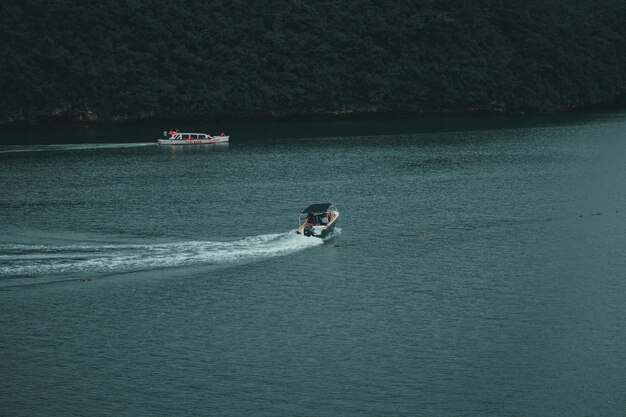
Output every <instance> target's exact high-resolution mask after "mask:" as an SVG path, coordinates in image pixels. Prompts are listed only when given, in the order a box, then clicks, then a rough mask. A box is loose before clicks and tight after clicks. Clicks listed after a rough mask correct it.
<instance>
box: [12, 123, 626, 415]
mask: <svg viewBox="0 0 626 417" xmlns="http://www.w3.org/2000/svg"><path fill="white" fill-rule="evenodd" d="M180 127H181V128H182V127H185V128H189V129H190V130H191V129H193V130H199V131H203V130H209V131H211V128H208V129H206V128H205V127H203V126H201V125H198V126H189V127H186V126H180ZM167 128H170V126H155V127H152V128H147V127H143V128H118V129H104V128H102V129H93V128H89V129H67V130H50V131H47V132H36V133H29V134H25V133H19V134H18V133H15V134H3V136H2V137H0V143H3V145H0V290H2V291H0V355H1V357H2V361H0V375H2V378H0V398H1V399H2V401H0V414H1V415H18V416H50V415H90V416H91V415H93V416H95V415H132V416H136V415H216V416H228V415H255V416H258V415H271V416H277V415H281V416H283V415H284V416H288V415H311V416H348V415H354V416H363V415H374V416H390V415H403V416H406V415H432V416H448V415H449V416H459V415H472V416H474V415H481V416H482V415H496V416H522V415H523V416H590V415H593V416H615V415H622V414H623V413H624V410H626V395H625V394H624V393H625V392H626V355H625V354H624V352H626V327H625V326H624V323H625V322H626V303H625V300H626V259H625V257H624V248H625V247H626V195H625V192H624V189H625V187H624V186H625V184H626V164H625V161H626V114H624V113H612V114H584V115H582V114H575V115H567V116H553V117H542V118H513V119H507V118H495V119H492V118H476V119H435V120H430V121H425V120H423V121H407V120H394V121H359V122H357V121H354V122H327V123H289V124H230V125H225V126H218V127H217V129H219V130H226V131H227V132H228V133H230V134H231V144H230V145H229V146H227V147H217V148H216V147H190V148H176V149H172V148H164V147H158V146H156V145H154V144H152V143H150V141H153V140H156V138H157V137H158V136H159V135H160V132H161V131H162V130H163V129H167ZM78 142H83V143H82V144H71V143H78ZM17 144H20V145H17ZM315 202H332V203H334V204H335V205H336V206H337V207H338V209H339V211H340V213H341V217H340V223H339V230H338V231H337V233H336V234H335V235H334V236H333V237H332V238H331V239H329V240H327V241H321V240H318V239H313V238H301V237H297V236H296V235H295V234H293V229H294V228H295V227H296V220H297V218H298V212H299V211H300V210H301V209H302V208H304V207H305V206H307V205H308V204H310V203H315Z"/></svg>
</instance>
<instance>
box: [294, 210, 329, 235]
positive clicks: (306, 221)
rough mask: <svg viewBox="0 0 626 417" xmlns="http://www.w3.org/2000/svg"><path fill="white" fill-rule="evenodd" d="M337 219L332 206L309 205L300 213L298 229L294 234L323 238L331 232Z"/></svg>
mask: <svg viewBox="0 0 626 417" xmlns="http://www.w3.org/2000/svg"><path fill="white" fill-rule="evenodd" d="M338 219H339V212H338V211H337V209H336V208H335V206H333V205H332V204H330V203H318V204H311V205H310V206H309V207H307V208H305V209H304V210H302V213H300V227H298V228H297V229H296V233H297V234H299V235H300V234H302V235H304V236H314V237H321V238H325V237H327V236H328V235H329V234H330V233H331V232H332V231H333V229H334V228H335V225H336V224H337V220H338Z"/></svg>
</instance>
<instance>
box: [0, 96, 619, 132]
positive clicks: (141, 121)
mask: <svg viewBox="0 0 626 417" xmlns="http://www.w3.org/2000/svg"><path fill="white" fill-rule="evenodd" d="M625 109H626V102H621V101H620V102H615V103H605V104H597V105H589V106H579V107H573V108H563V109H555V110H550V111H515V112H506V111H501V110H498V111H494V110H485V109H477V110H474V109H472V110H459V111H453V110H442V111H432V112H418V111H351V110H346V111H334V112H333V111H317V112H307V113H283V114H277V113H275V112H269V113H255V114H223V115H187V116H182V115H180V116H175V115H164V116H154V115H150V116H137V117H123V118H120V117H109V118H107V119H100V118H98V117H96V118H91V119H83V118H81V117H52V118H50V117H47V118H44V117H42V118H41V119H40V120H36V121H29V120H17V121H13V122H10V123H3V124H0V133H9V132H28V131H38V130H41V129H62V128H81V127H82V128H113V127H141V126H154V125H155V124H157V123H160V124H163V125H164V126H170V125H180V124H185V123H194V124H195V123H234V122H242V123H299V122H300V123H302V122H328V121H359V120H394V119H398V120H407V119H408V120H411V119H415V120H427V119H447V118H460V117H463V118H474V117H476V118H483V117H503V118H518V117H537V116H550V115H567V114H576V113H582V114H590V113H596V112H614V111H620V110H625ZM164 129H165V127H164Z"/></svg>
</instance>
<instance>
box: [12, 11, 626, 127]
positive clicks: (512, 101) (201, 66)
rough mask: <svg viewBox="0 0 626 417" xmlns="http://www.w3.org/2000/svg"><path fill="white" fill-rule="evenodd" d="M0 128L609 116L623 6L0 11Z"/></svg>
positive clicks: (625, 80)
mask: <svg viewBox="0 0 626 417" xmlns="http://www.w3.org/2000/svg"><path fill="white" fill-rule="evenodd" d="M0 42H1V45H2V46H1V47H0V91H1V100H0V124H6V123H11V122H15V121H23V120H26V121H29V122H37V121H42V120H49V119H50V118H66V119H73V118H91V119H92V120H96V119H97V120H115V119H135V118H144V117H168V118H176V117H195V116H227V117H250V116H254V117H275V116H293V115H320V114H334V113H347V112H357V113H359V112H384V113H394V112H402V113H440V112H468V111H494V112H520V111H525V112H540V111H558V110H566V109H572V108H577V107H584V106H592V105H602V104H623V103H624V99H625V98H626V1H624V0H594V1H589V0H569V1H567V0H525V1H518V0H394V1H391V0H340V1H337V0H317V1H303V0H248V1H243V0H186V1H183V0H100V1H98V2H85V1H84V0H3V1H2V2H0Z"/></svg>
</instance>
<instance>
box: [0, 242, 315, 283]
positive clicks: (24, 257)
mask: <svg viewBox="0 0 626 417" xmlns="http://www.w3.org/2000/svg"><path fill="white" fill-rule="evenodd" d="M321 244H323V241H322V240H321V239H312V238H306V237H303V236H299V235H297V234H296V233H295V232H294V231H291V232H287V233H278V234H267V235H259V236H253V237H247V238H244V239H240V240H237V241H232V242H215V241H187V242H169V243H155V244H92V243H90V244H75V245H23V244H20V245H16V244H0V287H1V286H6V285H7V284H8V285H11V284H9V282H8V281H10V280H11V278H29V279H30V278H37V277H44V276H47V277H50V276H53V275H63V276H71V275H74V274H82V275H85V276H91V275H103V274H115V273H128V272H137V271H147V270H155V269H163V268H176V267H186V266H197V265H225V264H236V263H245V262H251V261H258V260H263V259H268V258H273V257H277V256H283V255H287V254H290V253H294V252H297V251H301V250H304V249H307V248H310V247H314V246H318V245H321ZM3 283H4V284H5V285H3Z"/></svg>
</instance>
